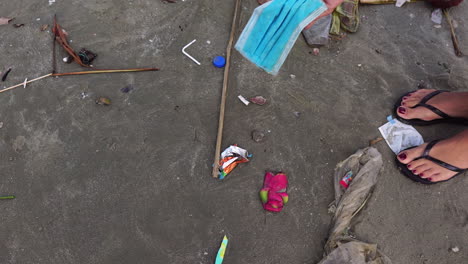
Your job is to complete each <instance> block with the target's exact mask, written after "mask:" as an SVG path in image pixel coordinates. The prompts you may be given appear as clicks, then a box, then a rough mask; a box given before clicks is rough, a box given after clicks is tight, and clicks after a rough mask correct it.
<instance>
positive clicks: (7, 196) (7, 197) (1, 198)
mask: <svg viewBox="0 0 468 264" xmlns="http://www.w3.org/2000/svg"><path fill="white" fill-rule="evenodd" d="M15 198H16V196H14V195H6V196H0V200H11V199H15Z"/></svg>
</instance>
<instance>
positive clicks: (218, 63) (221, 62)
mask: <svg viewBox="0 0 468 264" xmlns="http://www.w3.org/2000/svg"><path fill="white" fill-rule="evenodd" d="M213 65H214V66H215V67H216V68H223V67H224V66H225V65H226V59H225V58H224V57H223V56H216V57H214V58H213Z"/></svg>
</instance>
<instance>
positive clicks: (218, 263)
mask: <svg viewBox="0 0 468 264" xmlns="http://www.w3.org/2000/svg"><path fill="white" fill-rule="evenodd" d="M228 242H229V240H228V238H227V236H224V238H223V241H222V242H221V246H220V247H219V250H218V255H216V262H215V264H222V263H223V260H224V254H225V253H226V248H227V245H228Z"/></svg>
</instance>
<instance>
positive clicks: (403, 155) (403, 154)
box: [398, 153, 406, 160]
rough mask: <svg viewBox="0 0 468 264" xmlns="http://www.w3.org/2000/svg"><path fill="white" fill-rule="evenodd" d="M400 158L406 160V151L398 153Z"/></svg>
mask: <svg viewBox="0 0 468 264" xmlns="http://www.w3.org/2000/svg"><path fill="white" fill-rule="evenodd" d="M398 158H400V159H401V160H405V159H406V153H401V154H400V155H398Z"/></svg>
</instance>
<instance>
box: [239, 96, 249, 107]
mask: <svg viewBox="0 0 468 264" xmlns="http://www.w3.org/2000/svg"><path fill="white" fill-rule="evenodd" d="M237 98H239V100H241V102H243V103H244V104H245V105H249V104H250V102H249V101H247V99H245V97H244V96H242V95H239V96H237Z"/></svg>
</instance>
